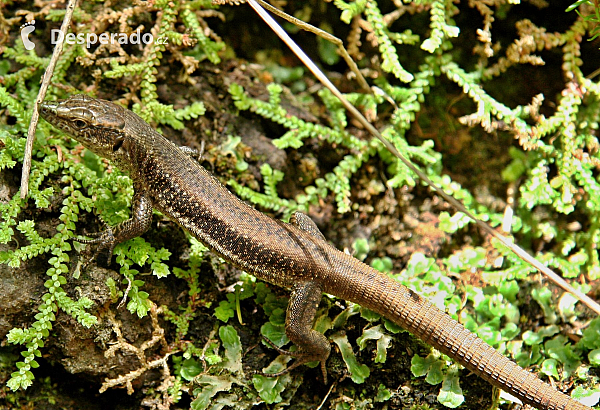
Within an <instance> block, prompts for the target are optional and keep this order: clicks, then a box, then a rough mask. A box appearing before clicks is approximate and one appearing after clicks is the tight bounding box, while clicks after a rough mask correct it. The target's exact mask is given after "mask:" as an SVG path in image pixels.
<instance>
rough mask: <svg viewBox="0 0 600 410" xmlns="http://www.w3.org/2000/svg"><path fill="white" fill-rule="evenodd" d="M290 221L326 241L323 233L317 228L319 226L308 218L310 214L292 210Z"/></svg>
mask: <svg viewBox="0 0 600 410" xmlns="http://www.w3.org/2000/svg"><path fill="white" fill-rule="evenodd" d="M290 223H291V224H292V225H295V226H297V227H298V228H300V229H302V230H303V231H306V232H308V233H310V234H311V235H312V236H316V237H317V238H319V239H322V240H324V241H327V238H325V235H323V233H322V232H321V231H320V230H319V227H318V226H317V224H316V223H315V221H313V220H312V219H310V216H308V215H306V214H303V213H302V212H294V213H293V214H292V217H291V218H290Z"/></svg>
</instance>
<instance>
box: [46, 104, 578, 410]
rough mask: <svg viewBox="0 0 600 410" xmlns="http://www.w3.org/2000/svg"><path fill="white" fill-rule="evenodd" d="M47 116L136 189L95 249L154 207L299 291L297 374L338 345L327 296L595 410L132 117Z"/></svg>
mask: <svg viewBox="0 0 600 410" xmlns="http://www.w3.org/2000/svg"><path fill="white" fill-rule="evenodd" d="M40 114H41V116H42V117H43V118H44V119H45V120H46V121H48V122H49V123H51V124H53V125H54V126H56V127H57V128H60V129H62V130H63V131H64V132H66V133H67V134H69V135H71V136H72V137H74V138H75V139H76V140H77V141H79V142H80V143H82V144H83V145H84V146H85V147H86V148H88V149H90V150H91V151H93V152H95V153H96V154H98V155H100V156H102V157H105V158H107V159H109V160H111V161H112V162H113V163H114V164H115V165H117V166H118V167H119V168H121V169H122V170H124V171H127V172H129V175H130V176H131V178H132V180H133V185H134V190H135V194H134V200H133V213H132V217H131V219H129V220H127V221H125V222H123V223H121V224H120V225H118V226H116V227H115V228H114V231H112V230H107V231H104V232H102V233H101V234H100V236H99V237H98V238H97V239H95V240H93V241H89V242H94V243H99V244H100V246H101V247H104V248H107V249H108V250H109V254H110V253H111V252H112V248H113V247H114V245H115V244H117V243H120V242H123V241H125V240H128V239H131V238H133V237H136V236H139V235H140V234H142V233H143V232H144V231H146V230H147V229H148V227H149V226H150V222H151V216H152V208H156V209H158V210H160V211H161V212H162V213H163V214H164V215H166V216H168V217H169V218H170V219H172V220H173V221H175V222H177V223H178V224H179V225H181V226H182V227H183V228H185V229H186V230H188V231H189V232H190V233H191V234H192V235H193V236H195V237H196V238H197V239H198V240H200V241H201V242H203V243H204V244H205V245H207V246H208V247H209V248H211V249H212V250H213V251H215V252H217V253H218V254H219V255H220V256H222V257H223V258H225V259H226V260H228V261H230V262H232V263H233V264H235V265H237V266H239V267H241V268H242V269H244V270H245V271H247V272H249V273H252V274H253V275H255V276H256V277H257V278H259V279H262V280H265V281H267V282H270V283H272V284H275V285H278V286H283V287H285V288H289V289H291V291H292V294H291V298H290V304H289V307H288V310H287V316H286V333H287V335H288V337H289V338H290V340H291V341H292V342H294V343H295V344H296V345H298V347H299V348H300V352H301V354H300V356H301V357H300V358H299V359H298V360H297V361H296V363H295V364H294V365H293V366H292V367H295V365H297V364H301V363H305V362H307V361H313V360H320V361H321V366H322V369H324V363H325V361H326V359H327V357H328V356H329V353H330V345H329V342H328V341H327V339H326V338H325V336H324V335H322V334H320V333H318V332H316V331H314V330H312V322H313V319H314V315H315V312H316V309H317V306H318V304H319V300H320V299H321V294H322V293H323V292H326V293H329V294H332V295H335V296H337V297H340V298H343V299H346V300H349V301H352V302H355V303H358V304H360V305H361V306H364V307H366V308H369V309H371V310H373V311H375V312H377V313H379V314H381V315H383V316H385V317H387V318H388V319H390V320H392V321H393V322H395V323H396V324H398V325H400V326H401V327H403V328H405V329H407V330H408V331H410V332H411V333H413V334H414V335H416V336H417V337H419V338H420V339H422V340H423V341H425V342H426V343H428V344H430V345H431V346H433V347H435V348H436V349H438V350H439V351H441V352H442V353H444V354H446V355H448V356H450V357H451V358H453V359H454V360H456V361H457V362H458V363H460V364H462V365H463V366H464V367H466V368H467V369H469V370H470V371H472V372H473V373H475V374H477V375H479V376H480V377H482V378H483V379H485V380H487V381H488V382H490V383H491V384H493V385H495V386H497V387H499V388H501V389H503V390H505V391H507V392H509V393H511V394H512V395H514V396H515V397H517V398H519V399H520V400H522V401H523V402H524V403H527V404H531V405H532V406H534V407H537V408H539V409H552V410H590V407H588V406H585V405H583V404H581V403H579V402H578V401H576V400H574V399H572V398H570V397H569V396H567V395H565V394H563V393H561V392H558V391H557V390H555V389H554V388H553V387H551V386H550V385H548V384H546V383H544V382H542V381H541V380H540V379H538V378H537V377H536V376H535V375H534V374H532V373H530V372H528V371H526V370H524V369H522V368H521V367H519V366H518V365H517V364H516V363H514V362H512V361H511V360H510V359H508V358H506V357H505V356H503V355H501V354H500V353H498V352H497V351H496V350H495V349H494V348H492V347H491V346H489V345H488V344H486V343H485V342H484V341H483V340H481V339H480V338H478V337H477V336H476V335H474V334H473V333H471V332H470V331H468V330H467V329H465V328H464V327H463V326H462V325H461V324H460V323H458V322H457V321H455V320H454V319H452V318H451V317H450V316H448V315H447V314H446V313H445V312H443V311H441V310H439V309H438V308H437V307H435V306H434V305H433V304H431V303H430V302H429V301H427V300H426V299H424V298H423V297H421V296H419V295H418V294H416V293H415V292H413V291H411V290H410V289H408V288H406V287H405V286H403V285H401V284H399V283H397V282H396V281H394V280H393V279H391V278H389V277H388V276H386V275H384V274H382V273H380V272H378V271H376V270H375V269H373V268H371V267H369V266H368V265H366V264H364V263H362V262H360V261H359V260H357V259H355V258H353V257H352V256H350V255H347V254H345V253H343V252H340V251H339V250H337V249H336V248H334V247H333V246H332V245H330V244H329V243H328V242H327V241H326V240H325V238H324V236H323V235H322V234H321V233H320V231H319V230H318V228H317V227H316V225H315V224H314V222H312V220H310V218H309V217H308V216H306V215H304V214H301V213H296V214H295V215H294V218H293V219H292V223H285V222H281V221H278V220H274V219H272V218H270V217H268V216H266V215H265V214H263V213H261V212H259V211H257V210H256V209H254V208H252V207H251V206H249V205H247V204H246V203H245V202H243V201H242V200H240V199H239V198H237V197H236V196H235V195H233V194H232V193H231V192H230V191H229V190H228V189H227V188H225V187H224V186H223V185H222V184H221V183H220V182H219V181H218V180H217V179H216V178H215V177H214V176H213V175H211V174H210V173H209V172H208V171H207V170H206V169H204V168H203V167H202V166H201V165H200V164H199V163H198V162H197V161H195V160H194V159H192V158H191V157H190V156H189V155H188V154H187V153H185V152H184V151H183V150H181V149H180V148H179V147H177V146H176V145H175V144H173V143H172V142H170V141H169V140H167V139H166V138H165V137H163V136H162V135H160V134H159V133H158V132H156V131H155V130H154V129H153V128H152V127H151V126H150V125H149V124H147V123H146V122H144V121H143V120H142V119H141V118H140V117H138V116H137V115H136V114H134V113H133V112H131V111H129V110H127V109H125V108H123V107H121V106H118V105H116V104H114V103H111V102H109V101H104V100H98V99H94V98H91V97H88V96H85V95H81V94H80V95H75V96H72V97H71V98H69V99H67V100H64V101H60V102H45V103H43V104H42V105H41V109H40Z"/></svg>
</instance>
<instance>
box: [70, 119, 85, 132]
mask: <svg viewBox="0 0 600 410" xmlns="http://www.w3.org/2000/svg"><path fill="white" fill-rule="evenodd" d="M73 127H75V128H76V129H78V130H82V129H84V128H85V127H87V123H86V122H85V121H84V120H75V121H73Z"/></svg>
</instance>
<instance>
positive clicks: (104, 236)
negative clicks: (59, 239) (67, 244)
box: [73, 222, 116, 269]
mask: <svg viewBox="0 0 600 410" xmlns="http://www.w3.org/2000/svg"><path fill="white" fill-rule="evenodd" d="M102 224H103V225H104V228H105V229H104V230H103V231H100V232H94V233H91V234H89V235H88V236H91V237H93V239H85V238H73V240H74V241H75V242H79V243H84V244H88V245H94V244H100V245H99V246H98V247H97V248H96V250H95V251H94V253H93V254H92V256H91V257H90V258H89V259H88V260H87V262H85V263H84V264H83V267H82V268H83V269H85V267H87V265H89V264H90V262H91V261H93V260H94V259H96V258H97V257H98V255H100V253H101V252H102V251H107V253H108V255H107V259H106V264H109V263H110V260H111V259H112V254H113V250H114V248H115V245H116V240H115V236H114V234H113V230H112V228H111V227H110V226H108V225H107V224H106V223H104V222H102Z"/></svg>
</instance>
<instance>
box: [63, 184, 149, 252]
mask: <svg viewBox="0 0 600 410" xmlns="http://www.w3.org/2000/svg"><path fill="white" fill-rule="evenodd" d="M134 189H135V194H134V196H133V205H132V210H131V211H132V215H131V218H129V219H128V220H126V221H124V222H121V223H120V224H118V225H117V226H116V227H114V228H112V227H110V226H109V227H107V228H106V229H105V230H104V231H101V232H98V233H95V234H92V235H90V236H96V238H94V239H79V238H76V239H74V240H75V241H77V242H81V243H86V244H99V246H98V249H96V252H95V253H94V256H92V259H93V258H95V257H96V256H98V254H99V253H100V252H101V251H103V250H106V251H107V252H108V256H107V261H108V263H110V260H111V258H112V253H113V250H114V248H115V246H116V245H118V244H119V243H121V242H125V241H127V240H129V239H132V238H135V237H137V236H140V235H141V234H143V233H144V232H146V231H147V230H148V228H150V224H151V222H152V202H151V201H150V198H149V197H148V196H147V195H146V194H145V192H144V190H143V189H142V188H141V187H139V186H137V184H134Z"/></svg>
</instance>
